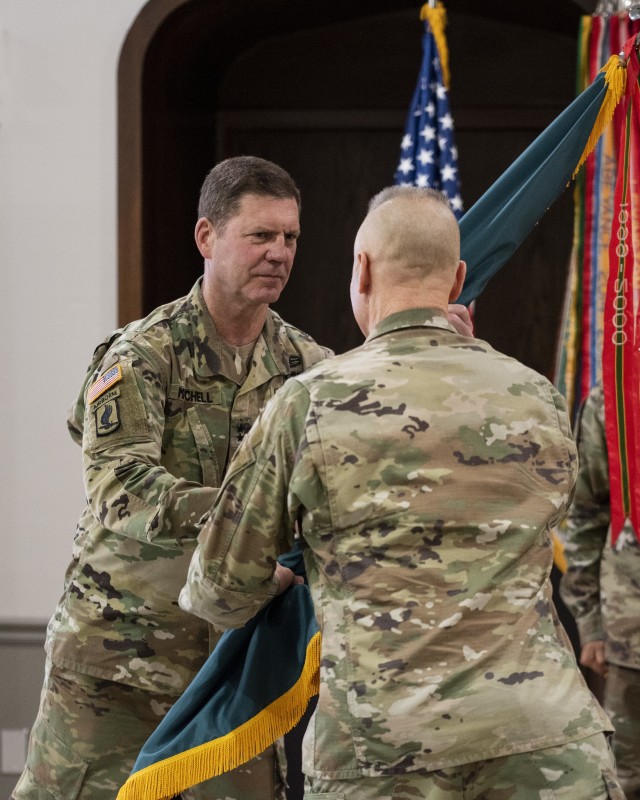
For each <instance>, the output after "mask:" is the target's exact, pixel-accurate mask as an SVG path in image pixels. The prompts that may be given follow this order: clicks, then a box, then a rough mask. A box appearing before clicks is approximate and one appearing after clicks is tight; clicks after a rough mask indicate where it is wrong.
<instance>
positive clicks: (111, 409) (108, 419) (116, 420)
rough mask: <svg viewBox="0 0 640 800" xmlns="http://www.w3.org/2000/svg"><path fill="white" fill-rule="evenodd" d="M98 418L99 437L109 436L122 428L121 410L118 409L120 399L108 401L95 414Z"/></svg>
mask: <svg viewBox="0 0 640 800" xmlns="http://www.w3.org/2000/svg"><path fill="white" fill-rule="evenodd" d="M93 413H94V416H95V418H96V434H97V435H98V436H107V435H108V434H110V433H113V432H114V431H117V430H118V428H119V427H120V410H119V408H118V399H117V398H114V399H113V400H107V402H106V403H103V404H102V405H101V406H100V407H99V408H96V410H95V411H94V412H93Z"/></svg>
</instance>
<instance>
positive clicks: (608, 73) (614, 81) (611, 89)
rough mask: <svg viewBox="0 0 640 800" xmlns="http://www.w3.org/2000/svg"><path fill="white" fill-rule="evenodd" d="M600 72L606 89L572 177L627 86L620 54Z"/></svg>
mask: <svg viewBox="0 0 640 800" xmlns="http://www.w3.org/2000/svg"><path fill="white" fill-rule="evenodd" d="M600 72H604V82H605V84H606V86H607V91H606V94H605V96H604V100H603V101H602V106H601V107H600V111H598V116H597V117H596V121H595V123H594V126H593V128H592V129H591V133H590V134H589V139H588V140H587V144H586V145H585V148H584V151H583V153H582V155H581V156H580V160H579V161H578V166H577V167H576V168H575V171H574V173H573V177H574V178H575V176H576V175H577V174H578V171H579V170H580V167H581V166H582V165H583V164H584V162H585V161H586V160H587V157H588V156H589V154H590V153H591V151H592V150H593V148H594V147H595V146H596V144H597V143H598V139H599V138H600V136H602V134H603V132H604V129H605V128H606V127H607V125H608V124H609V123H610V122H611V120H612V119H613V112H614V111H615V110H616V106H617V105H618V103H619V102H620V100H622V98H623V97H624V93H625V90H626V88H627V65H626V62H625V61H624V59H623V58H620V56H618V55H614V56H611V58H610V59H609V60H608V61H607V63H606V64H605V65H604V67H603V68H602V69H601V70H600Z"/></svg>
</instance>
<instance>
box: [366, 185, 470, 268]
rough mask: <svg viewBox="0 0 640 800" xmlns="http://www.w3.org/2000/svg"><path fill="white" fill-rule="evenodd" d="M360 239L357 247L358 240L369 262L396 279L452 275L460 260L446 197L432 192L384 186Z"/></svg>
mask: <svg viewBox="0 0 640 800" xmlns="http://www.w3.org/2000/svg"><path fill="white" fill-rule="evenodd" d="M358 236H359V237H360V239H359V240H358V238H357V239H356V246H357V245H358V241H359V244H360V245H361V246H363V247H364V248H365V249H366V250H367V252H368V253H369V256H370V257H373V258H374V259H382V260H383V261H384V262H386V264H387V268H388V269H394V270H396V271H397V277H398V280H422V279H424V278H425V277H426V276H428V275H437V274H440V273H441V272H442V271H443V270H445V271H453V270H455V269H456V268H457V266H458V263H459V261H460V229H459V227H458V223H457V221H456V218H455V215H454V213H453V211H452V210H451V206H450V204H449V201H448V199H447V197H446V195H444V194H443V193H442V192H439V191H437V190H435V189H423V188H421V187H418V186H388V187H387V188H385V189H383V190H382V191H380V192H378V194H376V195H374V197H372V198H371V200H370V202H369V210H368V212H367V216H366V217H365V219H364V222H363V223H362V226H361V228H360V232H359V234H358ZM363 241H365V242H366V244H365V245H362V242H363ZM401 276H404V277H401Z"/></svg>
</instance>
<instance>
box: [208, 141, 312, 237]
mask: <svg viewBox="0 0 640 800" xmlns="http://www.w3.org/2000/svg"><path fill="white" fill-rule="evenodd" d="M247 194H254V195H258V196H260V197H271V198H276V199H278V200H289V199H293V200H295V201H296V203H297V204H298V212H300V205H301V203H300V191H299V189H298V187H297V186H296V184H295V181H294V180H293V178H292V177H291V175H289V173H288V172H287V171H286V170H284V169H283V168H282V167H280V166H278V165H277V164H274V163H273V162H272V161H267V160H266V159H264V158H257V157H256V156H236V157H234V158H227V159H225V160H224V161H221V162H220V163H219V164H216V166H215V167H214V168H213V169H212V170H211V171H210V172H209V174H208V175H207V177H206V178H205V180H204V183H203V184H202V188H201V190H200V200H199V203H198V217H206V218H207V219H209V220H211V222H213V224H214V225H215V226H216V227H217V228H218V229H221V228H224V226H225V224H226V223H227V222H228V220H229V219H230V218H231V217H233V216H234V215H235V214H236V213H237V211H238V209H239V207H240V203H241V201H242V198H243V197H244V196H245V195H247Z"/></svg>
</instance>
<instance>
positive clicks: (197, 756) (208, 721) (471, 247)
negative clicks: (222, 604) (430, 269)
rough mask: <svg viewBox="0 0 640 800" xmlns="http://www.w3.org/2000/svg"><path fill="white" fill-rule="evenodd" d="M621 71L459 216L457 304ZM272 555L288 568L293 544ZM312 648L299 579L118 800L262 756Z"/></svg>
mask: <svg viewBox="0 0 640 800" xmlns="http://www.w3.org/2000/svg"><path fill="white" fill-rule="evenodd" d="M626 68H627V62H626V61H625V59H623V58H618V57H617V56H615V57H613V58H612V59H611V60H610V62H609V63H608V65H607V67H606V69H605V71H603V72H602V73H600V74H599V75H598V77H597V78H596V80H595V81H594V82H593V83H592V84H591V86H589V87H588V88H587V89H586V90H585V91H584V92H583V93H582V94H580V95H579V96H578V97H577V98H576V100H574V102H573V103H572V104H571V105H570V106H569V107H568V108H567V109H566V110H565V111H564V112H563V113H562V114H561V115H560V116H559V117H558V118H557V119H556V120H555V122H553V123H552V124H551V126H550V127H549V128H548V129H547V130H546V131H544V132H543V133H542V134H541V135H540V136H539V137H538V138H537V139H536V140H535V141H534V142H533V144H531V145H530V146H529V148H527V150H525V152H524V153H523V154H522V155H521V156H520V157H519V158H518V159H517V160H516V161H515V162H514V164H513V165H512V166H511V167H509V169H507V171H506V172H505V173H504V174H503V175H502V177H501V178H499V179H498V181H497V182H496V183H495V184H494V185H493V186H492V187H491V188H490V189H489V190H488V191H487V192H486V193H485V194H484V195H483V196H482V197H481V198H480V200H478V202H477V203H476V204H475V205H474V206H473V207H472V208H471V209H470V210H469V211H468V212H467V213H466V214H465V215H464V216H463V218H462V220H461V222H460V232H461V237H462V252H463V258H464V259H465V260H466V261H467V265H468V270H467V282H466V283H465V287H464V289H463V298H464V300H463V302H466V303H469V302H471V301H472V300H474V299H475V298H476V297H477V296H478V295H479V294H480V292H481V291H482V289H483V288H484V287H485V285H486V284H487V282H488V281H489V280H490V278H491V277H492V276H493V275H494V274H495V273H496V272H497V271H498V270H499V269H500V268H501V267H502V266H503V265H504V264H505V262H506V261H507V260H508V258H509V256H510V255H511V254H512V253H513V252H514V251H515V250H516V248H517V247H518V245H519V244H521V242H522V241H523V240H524V238H525V236H526V235H527V234H528V233H529V231H530V230H531V229H532V228H533V227H534V225H535V224H536V222H537V221H538V220H539V219H540V217H541V216H542V215H543V214H544V212H545V211H546V209H547V208H548V207H549V206H550V205H551V203H552V202H553V201H554V200H555V199H556V198H557V196H558V195H559V194H560V192H561V191H562V189H564V188H565V186H566V185H567V184H568V182H569V181H570V179H571V177H572V175H573V174H574V173H575V172H576V171H577V170H578V169H579V167H580V166H581V164H582V163H583V161H584V159H585V158H586V157H587V156H588V154H589V153H590V152H591V150H592V149H593V147H594V145H595V143H596V142H597V140H598V137H599V136H600V134H601V133H602V130H603V129H604V127H605V125H606V124H607V123H608V122H609V121H610V119H611V117H612V115H613V112H614V109H615V107H616V105H617V104H618V102H619V101H620V99H621V97H622V96H623V95H624V92H625V79H626ZM287 558H290V559H291V561H289V562H288V563H287V561H286V559H287ZM280 561H281V563H285V565H286V566H290V567H292V568H294V567H295V569H294V571H297V572H298V574H299V571H300V570H301V556H300V553H299V551H293V552H292V554H290V555H289V556H287V557H283V558H282V559H280ZM320 647H321V644H320V632H319V630H318V626H317V623H316V621H315V618H314V612H313V607H312V603H311V597H310V594H309V591H308V589H307V587H306V586H294V587H291V588H290V589H288V590H287V591H286V592H285V593H284V594H282V595H280V596H279V597H277V598H275V600H273V602H272V603H270V604H269V606H267V607H266V608H265V609H263V611H262V612H261V613H260V614H258V615H257V616H256V617H255V618H254V619H253V620H251V621H250V622H249V623H248V624H247V625H246V626H245V627H243V628H239V629H234V630H230V631H227V633H225V634H224V636H223V637H222V638H221V639H220V641H219V643H218V645H217V647H216V649H215V650H214V652H213V653H212V654H211V656H210V657H209V659H208V660H207V662H206V663H205V665H204V666H203V668H202V669H201V670H200V672H198V674H197V675H196V677H195V678H194V680H193V681H192V683H191V684H190V686H189V687H188V689H187V690H186V692H185V693H184V694H183V695H182V696H181V697H180V698H179V699H178V700H177V702H176V703H175V704H174V706H173V707H172V708H171V709H170V711H169V712H168V714H167V716H166V717H165V719H164V720H163V721H162V722H161V723H160V725H159V726H158V728H157V729H156V731H155V732H154V734H153V735H152V736H151V737H150V738H149V740H148V741H147V742H146V744H145V745H144V747H143V748H142V750H141V752H140V755H139V756H138V759H137V761H136V764H135V766H134V768H133V772H132V774H131V776H130V777H129V779H128V780H127V782H126V783H125V784H124V786H123V787H122V788H121V789H120V792H119V793H118V797H117V800H169V798H171V797H173V795H175V794H177V793H178V792H180V791H182V790H184V789H186V788H187V787H188V786H193V785H195V784H196V783H200V782H201V781H204V780H206V779H208V778H210V777H213V776H215V775H219V774H221V773H222V772H224V771H228V770H229V769H233V768H234V767H236V766H239V765H240V764H242V763H245V762H246V761H248V760H250V759H251V758H252V757H253V756H255V755H257V754H258V753H260V752H262V750H264V749H265V748H266V747H267V746H268V745H269V744H270V743H271V742H273V741H275V739H277V738H278V737H279V736H281V735H283V734H284V733H286V732H287V731H288V730H290V729H291V728H293V726H294V725H295V724H296V723H297V722H298V721H299V720H300V718H301V717H302V715H303V713H304V711H305V709H306V706H307V703H308V701H309V699H311V697H313V696H314V695H315V694H317V693H318V690H319V668H320V667H319V665H320ZM271 667H272V668H271Z"/></svg>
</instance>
